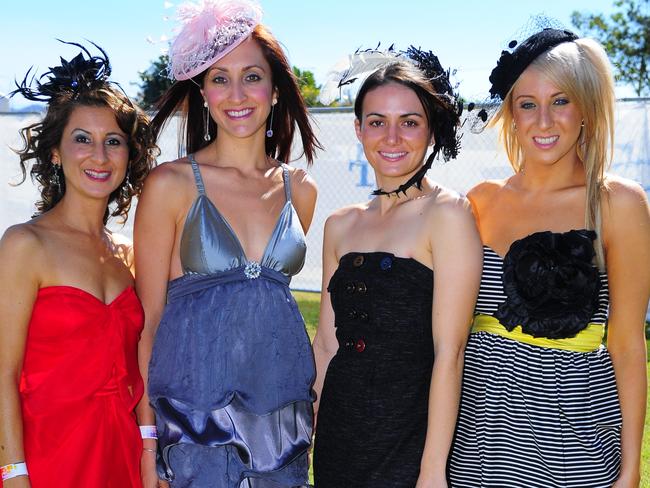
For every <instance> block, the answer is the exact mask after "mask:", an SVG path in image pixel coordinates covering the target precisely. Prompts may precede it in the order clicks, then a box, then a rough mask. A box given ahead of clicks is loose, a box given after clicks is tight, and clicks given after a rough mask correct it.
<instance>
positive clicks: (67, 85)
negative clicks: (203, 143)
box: [12, 43, 158, 224]
mask: <svg viewBox="0 0 650 488" xmlns="http://www.w3.org/2000/svg"><path fill="white" fill-rule="evenodd" d="M68 44H73V45H75V46H78V47H81V48H82V49H83V51H84V52H86V53H87V54H88V56H89V59H84V57H83V55H82V54H79V55H78V56H77V57H76V58H74V59H73V60H72V61H70V62H67V61H66V60H64V59H63V58H61V66H58V67H56V68H50V71H48V72H47V73H45V74H43V75H41V77H40V78H39V79H38V80H37V81H36V88H32V87H31V85H32V84H33V82H34V79H33V78H32V79H31V80H30V81H29V82H28V81H27V80H28V77H29V72H28V74H27V75H26V76H25V78H24V79H23V81H22V83H21V84H17V86H18V89H17V90H16V91H15V92H13V93H12V95H13V94H16V93H21V94H22V95H23V96H25V97H26V98H28V99H30V100H38V101H47V102H48V105H47V112H46V114H45V117H44V118H43V120H41V121H40V122H37V123H35V124H31V125H29V126H27V127H24V128H22V129H21V130H20V135H21V137H22V140H23V144H24V147H23V148H22V149H20V150H16V151H15V152H16V154H18V156H19V157H20V168H21V170H22V176H23V177H22V180H21V181H20V182H19V183H18V184H21V183H23V182H24V181H25V179H26V178H27V171H28V166H29V164H28V162H29V161H30V160H33V163H32V164H31V168H29V173H30V175H31V178H32V181H34V180H35V181H36V182H37V183H38V185H39V188H40V192H41V199H40V200H39V201H37V202H36V209H37V212H36V213H35V214H34V217H35V216H37V215H40V214H42V213H45V212H47V211H48V210H50V209H51V208H53V207H54V206H55V205H56V204H57V203H58V202H59V201H60V200H61V198H63V195H64V194H65V190H66V186H65V177H64V176H63V172H61V171H58V168H57V167H56V166H55V165H54V164H52V151H53V150H54V149H55V148H57V147H58V146H59V144H60V143H61V139H62V136H63V130H64V128H65V126H66V124H67V123H68V120H69V119H70V115H71V114H72V112H73V111H74V110H75V109H76V108H78V107H107V108H109V109H110V110H111V111H112V112H113V113H114V114H115V119H116V121H117V124H118V126H119V127H120V129H121V130H122V131H123V132H124V133H125V134H127V136H128V146H129V162H128V167H127V172H126V175H125V177H124V180H123V181H122V184H121V185H120V186H119V187H118V188H116V189H115V190H114V191H113V192H112V193H111V194H110V196H109V199H108V205H107V207H106V211H105V212H104V223H105V224H106V222H107V221H108V218H109V217H111V216H112V217H121V221H120V222H122V223H124V222H126V219H127V217H128V212H129V209H130V208H131V202H132V199H133V197H134V196H137V195H139V194H140V192H141V191H142V186H143V184H144V179H145V177H146V176H147V174H148V173H149V170H150V169H151V167H152V165H153V162H154V159H155V157H156V155H157V153H158V149H157V146H156V144H155V139H154V136H153V133H152V130H151V126H150V121H149V118H148V117H147V115H146V114H145V113H144V112H143V111H142V110H140V109H139V108H138V107H137V106H136V105H135V104H134V103H133V102H131V100H130V99H129V97H127V96H126V94H124V92H123V91H122V89H121V88H120V87H119V85H117V84H115V83H112V82H110V81H107V79H106V78H107V77H108V75H109V74H110V63H109V61H108V57H107V56H106V53H105V52H104V51H103V50H102V49H101V48H99V47H98V46H96V47H97V48H98V49H99V50H100V51H101V52H102V54H103V57H93V56H90V54H89V53H88V51H87V50H86V49H85V48H84V47H83V46H81V45H79V44H74V43H68ZM46 76H47V77H49V78H48V81H47V83H41V80H42V79H43V78H44V77H46ZM55 172H58V173H59V184H54V183H53V181H52V178H53V176H54V173H55ZM127 178H128V184H127ZM111 207H113V208H111Z"/></svg>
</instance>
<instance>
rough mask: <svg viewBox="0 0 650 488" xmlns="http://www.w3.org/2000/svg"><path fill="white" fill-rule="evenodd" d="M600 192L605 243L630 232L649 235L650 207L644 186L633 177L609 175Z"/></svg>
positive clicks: (648, 237)
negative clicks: (604, 186) (603, 188)
mask: <svg viewBox="0 0 650 488" xmlns="http://www.w3.org/2000/svg"><path fill="white" fill-rule="evenodd" d="M605 182H606V188H605V190H604V192H603V204H602V218H603V232H604V237H605V247H607V245H608V244H609V243H615V242H618V241H620V240H624V241H630V240H631V239H632V236H636V237H640V238H644V239H650V208H649V207H648V198H647V196H646V193H645V191H644V189H643V188H642V187H641V185H639V184H638V183H635V182H634V181H631V180H628V179H625V178H621V177H617V176H610V175H608V176H607V178H606V180H605Z"/></svg>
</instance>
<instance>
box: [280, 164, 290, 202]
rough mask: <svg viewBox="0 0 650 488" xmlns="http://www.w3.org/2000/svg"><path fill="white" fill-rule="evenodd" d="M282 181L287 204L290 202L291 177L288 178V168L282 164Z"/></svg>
mask: <svg viewBox="0 0 650 488" xmlns="http://www.w3.org/2000/svg"><path fill="white" fill-rule="evenodd" d="M281 166H282V180H283V181H284V196H285V197H286V199H287V202H290V201H291V177H290V176H289V166H287V165H286V164H284V163H282V165H281Z"/></svg>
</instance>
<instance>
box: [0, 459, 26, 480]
mask: <svg viewBox="0 0 650 488" xmlns="http://www.w3.org/2000/svg"><path fill="white" fill-rule="evenodd" d="M0 473H1V474H2V481H7V480H10V479H11V478H15V477H16V476H27V465H26V464H25V463H24V462H22V463H14V464H7V465H6V466H2V467H0Z"/></svg>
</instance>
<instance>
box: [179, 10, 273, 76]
mask: <svg viewBox="0 0 650 488" xmlns="http://www.w3.org/2000/svg"><path fill="white" fill-rule="evenodd" d="M177 17H178V20H179V21H180V23H181V26H180V27H179V33H178V35H177V36H176V38H175V39H174V40H173V41H172V45H171V48H170V50H169V76H170V77H171V78H173V79H176V80H187V79H190V78H192V77H194V76H196V75H198V74H199V73H201V72H202V71H204V70H205V69H207V68H208V67H209V66H211V65H212V64H214V63H215V62H217V61H218V60H219V59H221V58H222V57H224V56H225V55H226V54H228V53H229V52H230V51H232V50H233V49H235V48H236V47H237V46H238V45H239V44H241V43H242V42H243V41H244V40H246V39H247V38H248V36H250V34H251V32H253V29H254V28H255V26H257V25H258V24H259V23H260V21H261V19H262V8H261V7H260V5H259V4H258V3H257V2H256V1H254V0H202V1H201V2H200V3H194V2H186V3H184V4H182V5H180V6H179V7H178V10H177Z"/></svg>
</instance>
